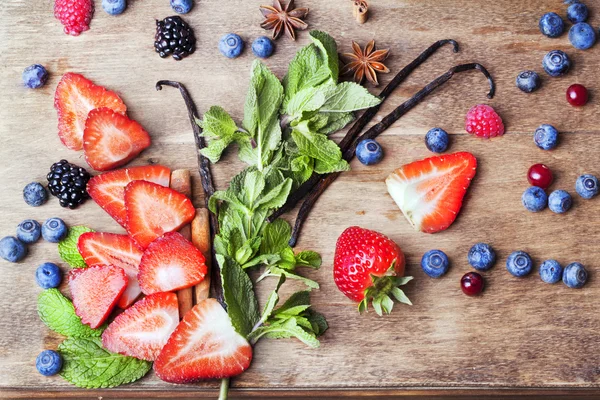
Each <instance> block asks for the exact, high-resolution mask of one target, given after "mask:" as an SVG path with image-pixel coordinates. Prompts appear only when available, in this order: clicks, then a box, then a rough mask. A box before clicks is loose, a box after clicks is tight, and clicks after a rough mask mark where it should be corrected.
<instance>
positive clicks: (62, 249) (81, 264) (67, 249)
mask: <svg viewBox="0 0 600 400" xmlns="http://www.w3.org/2000/svg"><path fill="white" fill-rule="evenodd" d="M86 232H94V230H93V229H91V228H88V227H87V226H72V227H71V228H69V233H68V234H67V237H65V238H64V239H63V240H61V241H60V242H58V254H59V255H60V258H62V260H63V261H65V262H66V263H68V264H69V265H70V266H71V267H72V268H85V267H87V265H86V264H85V261H84V259H83V257H81V254H79V250H78V249H77V243H78V241H79V236H81V235H82V234H84V233H86Z"/></svg>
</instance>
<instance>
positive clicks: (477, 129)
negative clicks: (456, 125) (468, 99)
mask: <svg viewBox="0 0 600 400" xmlns="http://www.w3.org/2000/svg"><path fill="white" fill-rule="evenodd" d="M465 130H466V131H467V132H468V133H470V134H471V135H475V136H479V137H484V138H493V137H496V136H502V135H504V123H503V122H502V118H500V116H499V115H498V113H496V111H494V109H493V108H492V107H490V106H486V105H485V104H479V105H476V106H474V107H473V108H471V109H470V110H469V112H468V113H467V118H466V121H465Z"/></svg>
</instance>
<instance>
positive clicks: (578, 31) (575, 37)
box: [569, 22, 596, 50]
mask: <svg viewBox="0 0 600 400" xmlns="http://www.w3.org/2000/svg"><path fill="white" fill-rule="evenodd" d="M569 42H571V44H572V45H573V47H575V48H576V49H579V50H587V49H589V48H590V47H592V46H593V45H594V43H596V31H595V30H594V28H592V27H591V26H590V24H588V23H585V22H579V23H577V24H575V25H573V26H572V27H571V29H569Z"/></svg>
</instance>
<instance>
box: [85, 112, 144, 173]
mask: <svg viewBox="0 0 600 400" xmlns="http://www.w3.org/2000/svg"><path fill="white" fill-rule="evenodd" d="M150 142H151V141H150V135H148V132H146V131H145V130H144V128H143V127H142V125H140V124H139V123H138V122H136V121H134V120H131V119H129V118H127V117H126V116H125V115H121V114H119V113H116V112H114V111H113V110H111V109H110V108H107V107H102V108H96V109H94V110H92V111H90V113H89V115H88V119H87V121H86V122H85V130H84V132H83V151H84V152H85V159H86V161H87V163H88V164H89V165H90V167H92V168H94V169H95V170H96V171H107V170H110V169H114V168H117V167H120V166H121V165H125V164H127V163H128V162H129V161H131V160H133V159H134V158H135V157H137V155H138V154H140V153H141V152H142V151H143V150H144V149H146V148H148V147H149V146H150Z"/></svg>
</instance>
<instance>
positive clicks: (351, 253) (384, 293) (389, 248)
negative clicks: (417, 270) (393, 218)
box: [333, 226, 412, 315]
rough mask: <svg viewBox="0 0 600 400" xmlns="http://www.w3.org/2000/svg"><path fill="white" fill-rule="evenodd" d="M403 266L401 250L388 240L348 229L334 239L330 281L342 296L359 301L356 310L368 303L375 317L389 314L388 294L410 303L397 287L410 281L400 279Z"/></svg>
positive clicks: (408, 279) (355, 229)
mask: <svg viewBox="0 0 600 400" xmlns="http://www.w3.org/2000/svg"><path fill="white" fill-rule="evenodd" d="M404 264H405V260H404V254H403V253H402V250H400V247H398V245H397V244H396V243H394V242H393V241H391V240H390V239H389V238H388V237H386V236H384V235H382V234H381V233H378V232H375V231H370V230H368V229H363V228H360V227H358V226H352V227H350V228H348V229H346V230H345V231H344V232H342V234H341V235H340V237H339V238H338V240H337V244H336V248H335V259H334V262H333V279H334V281H335V283H336V285H337V287H338V289H340V291H341V292H342V293H344V294H345V295H346V296H347V297H348V298H350V299H352V300H354V301H357V302H360V303H359V305H358V310H359V311H361V312H362V311H366V310H367V306H368V303H369V302H372V303H373V308H374V309H375V312H376V313H377V314H379V315H382V314H383V313H382V311H383V312H385V313H387V314H389V313H390V312H391V311H392V308H393V307H394V302H393V300H392V299H391V298H390V295H391V296H393V297H395V298H396V300H398V301H399V302H401V303H404V304H412V303H411V302H410V300H409V299H408V297H406V295H405V294H404V292H403V291H402V290H400V289H399V288H398V286H401V285H404V284H406V283H407V282H408V281H410V280H411V279H412V276H406V277H404V276H403V275H404Z"/></svg>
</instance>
